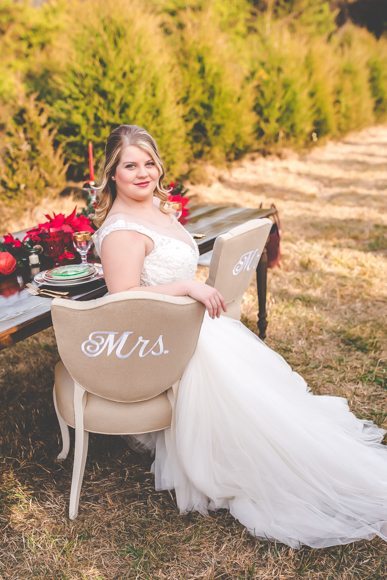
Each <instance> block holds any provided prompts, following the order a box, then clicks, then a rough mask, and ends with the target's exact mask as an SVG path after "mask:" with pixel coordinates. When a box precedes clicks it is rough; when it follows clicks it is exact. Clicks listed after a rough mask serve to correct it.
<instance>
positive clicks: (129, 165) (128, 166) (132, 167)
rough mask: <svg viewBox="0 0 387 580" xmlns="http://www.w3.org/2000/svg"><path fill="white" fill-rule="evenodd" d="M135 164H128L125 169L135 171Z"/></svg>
mask: <svg viewBox="0 0 387 580" xmlns="http://www.w3.org/2000/svg"><path fill="white" fill-rule="evenodd" d="M134 167H135V166H134V164H133V163H128V164H127V165H125V169H134Z"/></svg>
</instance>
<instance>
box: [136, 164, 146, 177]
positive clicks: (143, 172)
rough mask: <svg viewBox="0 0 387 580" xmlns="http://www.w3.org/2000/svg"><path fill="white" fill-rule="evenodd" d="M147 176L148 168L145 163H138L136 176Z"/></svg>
mask: <svg viewBox="0 0 387 580" xmlns="http://www.w3.org/2000/svg"><path fill="white" fill-rule="evenodd" d="M147 176H148V169H147V168H146V167H145V165H139V166H138V168H137V177H147Z"/></svg>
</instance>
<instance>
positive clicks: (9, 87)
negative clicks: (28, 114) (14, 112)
mask: <svg viewBox="0 0 387 580" xmlns="http://www.w3.org/2000/svg"><path fill="white" fill-rule="evenodd" d="M62 5H63V2H61V1H55V2H45V3H43V6H42V7H41V8H40V9H36V8H33V6H32V5H31V3H30V2H28V1H27V0H21V1H20V2H15V1H14V0H1V2H0V46H1V64H0V67H1V68H0V102H2V103H4V102H6V101H8V100H9V99H13V98H15V97H17V96H18V95H20V93H23V92H25V88H26V87H25V84H23V83H24V82H25V83H26V84H28V77H30V78H32V77H33V76H34V75H35V74H36V72H37V71H38V69H39V64H40V58H41V55H42V54H43V53H44V52H45V51H47V50H48V49H49V47H50V45H51V43H52V41H53V38H54V36H55V34H56V33H57V32H58V30H59V28H60V25H61V20H60V14H61V11H62Z"/></svg>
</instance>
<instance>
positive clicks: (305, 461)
mask: <svg viewBox="0 0 387 580" xmlns="http://www.w3.org/2000/svg"><path fill="white" fill-rule="evenodd" d="M163 176H164V171H163V165H162V162H161V159H160V157H159V154H158V150H157V146H156V143H155V141H154V140H153V138H152V137H151V136H150V135H149V134H148V133H147V132H146V131H145V130H144V129H141V128H140V127H137V126H135V125H121V126H120V127H118V128H117V129H115V130H114V131H113V132H112V133H111V135H110V136H109V138H108V141H107V145H106V159H105V166H104V171H103V178H102V183H101V186H100V191H101V194H100V200H99V205H98V209H97V212H96V220H95V221H96V223H97V225H98V226H100V227H99V230H98V231H97V233H96V234H95V237H94V240H95V244H96V248H97V251H98V252H99V254H100V256H101V260H102V264H103V269H104V273H105V278H106V283H107V286H108V289H109V292H111V293H113V292H120V291H123V290H128V289H133V290H138V289H140V288H144V287H145V286H146V287H147V290H150V291H153V292H160V293H164V294H169V295H173V296H183V295H188V296H191V297H192V298H194V299H196V300H198V301H200V302H202V303H203V304H204V305H205V306H206V309H207V312H208V316H206V317H205V319H204V322H203V326H202V330H201V334H200V338H199V342H198V345H197V349H196V352H195V354H194V356H193V357H192V359H191V361H190V363H189V365H188V366H187V369H186V370H185V372H184V375H183V377H182V380H181V382H180V386H179V391H178V394H177V398H176V401H175V405H174V419H173V425H172V427H171V429H168V430H166V431H163V432H160V433H158V434H157V435H156V436H154V437H153V439H152V437H150V436H149V437H148V438H147V439H146V436H144V441H145V440H146V441H147V443H148V445H149V446H152V447H153V448H154V450H155V461H154V465H153V470H154V474H155V483H156V488H157V489H159V490H160V489H174V490H175V492H176V501H177V504H178V507H179V509H180V511H181V512H186V511H190V510H197V511H199V512H201V513H203V514H205V513H207V511H208V510H209V509H210V510H212V509H217V508H227V509H228V510H230V512H231V514H232V515H233V516H234V517H235V518H236V519H238V520H239V521H240V522H241V523H242V524H243V525H244V526H246V528H247V529H248V530H249V532H250V533H251V534H253V535H255V536H258V537H264V538H270V539H276V540H279V541H280V542H283V543H285V544H287V545H289V546H292V547H299V546H300V545H301V544H306V545H308V546H312V547H316V548H322V547H326V546H332V545H337V544H346V543H349V542H352V541H355V540H359V539H362V538H363V539H370V538H372V537H373V536H375V535H378V536H380V537H381V538H383V539H384V540H387V456H386V451H387V448H386V447H384V446H383V445H382V444H381V443H380V442H381V440H382V438H383V434H384V432H383V431H382V430H381V429H379V428H378V427H377V426H376V425H374V424H373V423H372V422H371V421H361V420H359V419H357V418H356V417H355V416H354V415H353V414H352V413H351V412H350V411H349V409H348V405H347V402H346V401H345V400H344V399H342V398H339V397H333V396H332V397H331V396H314V395H312V393H311V392H310V391H309V389H308V387H307V385H306V384H305V381H304V380H303V379H302V377H301V376H300V375H298V374H297V373H295V372H294V371H292V369H291V368H290V367H289V365H288V364H287V363H286V362H285V360H284V359H283V358H282V357H281V356H280V355H278V354H277V353H276V352H274V351H273V350H271V349H270V348H269V347H268V346H266V345H265V344H264V343H263V342H262V341H260V340H259V339H258V338H257V337H256V336H255V334H253V333H251V332H250V331H249V330H248V329H247V328H246V327H244V326H243V325H242V324H241V323H240V322H238V321H235V320H233V319H231V318H228V317H225V316H222V312H224V311H225V304H224V300H223V297H222V296H221V294H220V293H219V292H218V291H217V290H216V289H214V288H211V287H210V286H207V285H206V284H203V283H200V282H198V281H195V279H194V276H195V270H196V266H197V259H198V249H197V246H196V244H195V242H194V241H193V239H192V238H191V237H190V235H189V234H188V232H187V231H186V230H185V229H184V228H183V226H181V224H179V222H178V221H177V220H176V218H175V217H174V216H172V215H171V214H170V213H168V209H167V205H166V204H165V201H166V199H167V194H168V191H167V190H165V189H164V188H163V185H162V178H163Z"/></svg>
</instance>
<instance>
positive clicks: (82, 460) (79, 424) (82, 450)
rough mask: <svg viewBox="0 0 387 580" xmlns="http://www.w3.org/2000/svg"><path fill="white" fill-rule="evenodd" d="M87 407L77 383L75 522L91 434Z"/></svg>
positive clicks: (72, 500)
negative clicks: (87, 426) (85, 417)
mask: <svg viewBox="0 0 387 580" xmlns="http://www.w3.org/2000/svg"><path fill="white" fill-rule="evenodd" d="M85 405H86V391H85V390H84V389H82V387H81V386H80V385H78V384H77V383H75V384H74V412H75V451H74V465H73V477H72V481H71V492H70V507H69V518H70V520H75V518H76V517H77V515H78V506H79V496H80V493H81V487H82V482H83V474H84V472H85V464H86V459H87V451H88V446H89V433H88V431H85V430H84V426H83V412H84V408H85Z"/></svg>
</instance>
